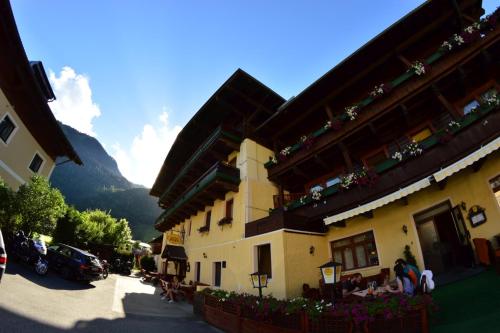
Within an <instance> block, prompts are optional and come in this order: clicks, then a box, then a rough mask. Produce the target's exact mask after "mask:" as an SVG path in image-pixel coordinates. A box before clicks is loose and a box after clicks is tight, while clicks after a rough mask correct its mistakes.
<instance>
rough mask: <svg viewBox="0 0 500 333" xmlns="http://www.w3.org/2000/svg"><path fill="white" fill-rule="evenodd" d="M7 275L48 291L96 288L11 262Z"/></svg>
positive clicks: (50, 272) (54, 273) (51, 272)
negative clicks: (43, 273)
mask: <svg viewBox="0 0 500 333" xmlns="http://www.w3.org/2000/svg"><path fill="white" fill-rule="evenodd" d="M5 274H10V275H20V276H22V277H23V278H25V279H27V280H29V281H31V282H33V283H36V284H38V285H40V286H42V287H45V288H48V289H59V290H83V289H92V288H95V286H94V285H92V284H84V283H81V282H78V281H67V280H64V279H63V278H62V277H60V276H59V275H58V274H57V273H56V272H54V271H49V273H48V274H47V275H46V276H40V275H38V274H37V273H36V272H35V270H34V268H33V267H32V266H30V265H24V264H21V263H13V262H9V264H8V265H7V270H6V271H5ZM0 328H1V327H0ZM0 332H1V331H0Z"/></svg>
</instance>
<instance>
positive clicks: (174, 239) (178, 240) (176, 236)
mask: <svg viewBox="0 0 500 333" xmlns="http://www.w3.org/2000/svg"><path fill="white" fill-rule="evenodd" d="M167 244H168V245H182V244H184V241H183V239H182V236H181V234H180V233H178V232H169V233H168V234H167Z"/></svg>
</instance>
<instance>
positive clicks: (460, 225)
mask: <svg viewBox="0 0 500 333" xmlns="http://www.w3.org/2000/svg"><path fill="white" fill-rule="evenodd" d="M451 215H452V217H453V222H454V223H455V228H456V230H457V234H458V239H459V242H460V259H461V264H462V265H463V266H466V267H471V266H474V251H473V250H472V245H471V242H470V238H471V237H470V233H469V230H468V229H467V227H466V225H465V220H464V217H463V215H462V210H461V209H460V206H458V205H457V206H455V207H453V208H452V210H451Z"/></svg>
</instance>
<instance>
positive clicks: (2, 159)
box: [0, 90, 55, 190]
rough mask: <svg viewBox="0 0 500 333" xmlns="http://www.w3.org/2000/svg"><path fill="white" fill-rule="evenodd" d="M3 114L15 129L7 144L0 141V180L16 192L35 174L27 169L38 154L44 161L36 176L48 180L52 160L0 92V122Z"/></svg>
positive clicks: (51, 168) (52, 166)
mask: <svg viewBox="0 0 500 333" xmlns="http://www.w3.org/2000/svg"><path fill="white" fill-rule="evenodd" d="M5 114H8V115H9V117H10V118H11V119H12V121H13V122H14V124H15V125H16V129H15V130H14V132H13V134H11V137H10V138H9V139H8V140H7V144H5V143H4V142H3V140H0V178H2V179H3V180H4V181H5V182H6V183H7V184H8V185H9V186H10V187H11V188H12V189H14V190H17V189H18V188H19V186H21V185H22V184H24V183H26V182H28V181H29V179H30V178H31V177H32V176H33V175H34V174H35V173H34V172H32V171H31V170H30V169H29V168H28V167H29V165H30V163H31V161H32V159H33V157H34V156H35V153H38V154H39V155H40V157H41V158H42V159H43V161H44V162H43V164H42V166H41V167H40V170H39V171H38V174H39V175H42V176H45V177H47V178H48V177H49V176H50V174H51V172H52V170H53V168H54V165H55V162H54V160H52V159H51V158H50V157H49V156H48V155H47V153H46V152H45V151H44V150H43V148H42V147H41V146H40V145H39V144H38V142H37V141H36V140H35V138H34V137H33V136H32V135H31V133H30V132H29V131H28V128H27V127H26V126H25V125H24V124H23V122H22V121H21V118H19V117H18V115H17V114H16V112H15V110H14V108H13V107H12V105H11V104H10V103H9V101H8V100H7V98H6V97H5V95H4V94H3V92H2V91H1V90H0V120H2V119H3V118H4V116H5Z"/></svg>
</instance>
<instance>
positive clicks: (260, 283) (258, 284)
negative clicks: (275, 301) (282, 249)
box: [250, 272, 267, 298]
mask: <svg viewBox="0 0 500 333" xmlns="http://www.w3.org/2000/svg"><path fill="white" fill-rule="evenodd" d="M250 277H251V278H252V284H253V287H254V288H259V297H260V298H262V288H267V274H266V273H261V272H255V273H252V274H250Z"/></svg>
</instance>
